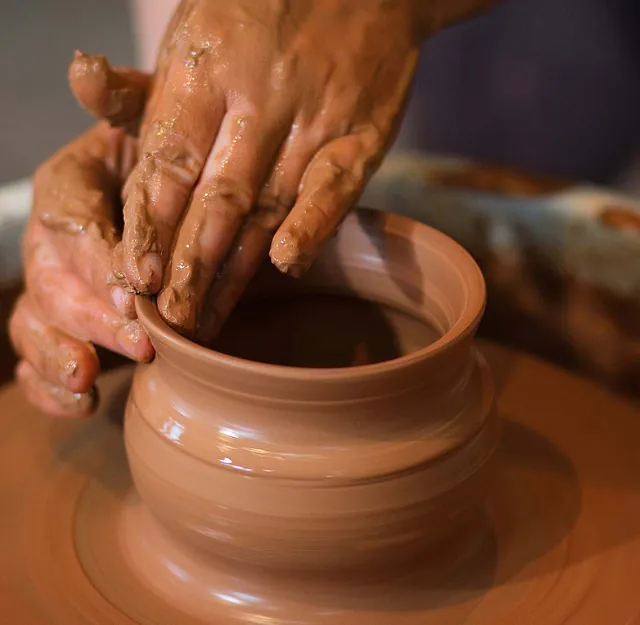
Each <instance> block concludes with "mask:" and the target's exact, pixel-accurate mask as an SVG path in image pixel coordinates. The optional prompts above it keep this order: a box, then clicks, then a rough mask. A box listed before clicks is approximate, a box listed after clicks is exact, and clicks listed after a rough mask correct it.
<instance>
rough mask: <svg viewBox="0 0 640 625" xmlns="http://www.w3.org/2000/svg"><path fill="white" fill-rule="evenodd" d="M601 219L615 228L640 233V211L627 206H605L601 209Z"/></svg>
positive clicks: (606, 224)
mask: <svg viewBox="0 0 640 625" xmlns="http://www.w3.org/2000/svg"><path fill="white" fill-rule="evenodd" d="M600 221H601V222H602V223H603V224H604V225H605V226H608V227H610V228H613V229H615V230H623V231H626V232H636V233H640V211H638V209H637V208H635V209H634V208H632V207H626V206H613V205H611V206H605V207H604V208H603V209H602V210H601V211H600Z"/></svg>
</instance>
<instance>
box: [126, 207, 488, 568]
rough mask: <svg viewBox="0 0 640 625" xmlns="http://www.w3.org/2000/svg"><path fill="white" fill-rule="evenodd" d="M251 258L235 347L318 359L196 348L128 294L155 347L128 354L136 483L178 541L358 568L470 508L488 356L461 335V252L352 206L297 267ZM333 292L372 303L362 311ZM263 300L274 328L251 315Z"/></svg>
mask: <svg viewBox="0 0 640 625" xmlns="http://www.w3.org/2000/svg"><path fill="white" fill-rule="evenodd" d="M266 269H267V271H266V272H265V275H262V276H259V279H258V280H257V282H256V283H255V285H254V289H253V290H252V292H251V293H250V297H251V300H250V308H251V310H252V311H255V314H254V315H253V316H252V317H251V316H250V317H249V318H248V319H247V318H246V316H245V317H244V323H245V324H246V325H244V326H242V327H241V328H240V331H237V330H235V331H234V329H233V327H231V328H229V334H230V336H231V345H230V346H229V347H230V349H235V350H243V349H244V350H245V355H246V350H247V349H250V348H251V342H252V341H254V340H257V341H259V342H261V343H262V345H259V346H258V347H257V349H258V350H262V351H263V352H265V353H266V357H268V358H270V359H272V361H273V360H275V361H276V362H280V363H284V364H293V365H296V364H297V365H301V364H302V365H309V364H315V365H322V364H324V365H325V366H324V368H315V369H314V368H308V367H300V366H298V367H291V366H288V367H284V366H277V365H272V364H263V363H259V362H255V361H249V360H242V359H239V358H237V357H236V356H233V355H232V356H230V355H224V354H222V353H219V352H215V351H212V350H209V349H205V348H202V347H200V346H198V345H196V344H194V343H191V342H189V341H188V340H186V339H184V338H183V337H181V336H179V335H178V334H177V333H175V332H173V331H172V330H171V329H169V328H168V327H167V326H166V324H165V323H164V322H163V321H162V319H161V317H160V315H159V313H158V311H157V310H156V306H155V303H154V302H153V301H151V300H139V302H138V306H137V309H138V315H139V318H140V322H141V323H142V324H143V327H144V328H145V329H146V331H147V333H148V334H149V336H150V338H151V341H152V343H153V344H154V346H155V348H156V354H157V355H156V358H155V360H154V362H153V363H152V364H150V365H148V366H144V367H140V368H139V369H138V371H137V373H136V376H135V379H134V384H133V389H132V393H131V398H130V402H129V406H128V409H127V414H126V429H125V433H126V436H125V439H126V445H127V452H128V455H129V462H130V466H131V471H132V474H133V478H134V481H135V483H136V486H137V488H138V491H139V493H140V495H141V497H142V499H143V500H144V502H145V503H146V504H147V505H148V506H149V509H150V511H151V513H152V514H153V515H155V516H156V517H157V518H158V520H159V521H160V522H161V523H162V524H163V525H164V526H165V527H166V528H167V529H169V530H170V532H171V533H172V535H173V537H174V538H175V539H176V541H177V542H178V543H184V544H185V545H189V546H191V547H193V548H195V549H196V550H198V551H199V552H200V553H202V554H205V553H206V554H209V555H217V556H225V557H227V558H231V559H234V560H240V561H246V562H248V563H251V564H253V565H261V566H270V567H279V568H288V569H304V570H318V569H336V568H354V567H355V568H362V567H368V566H371V565H380V564H385V563H388V562H390V561H399V560H403V559H406V558H408V557H415V556H416V555H417V554H418V553H420V552H422V551H425V550H428V549H430V548H432V547H433V546H434V545H436V544H438V543H439V542H440V541H441V540H443V539H444V538H446V537H448V536H449V535H450V534H451V533H452V532H455V531H457V530H458V529H459V527H460V526H461V525H462V524H464V523H466V522H468V520H469V515H470V514H472V513H475V512H476V511H477V510H476V509H477V507H478V506H479V504H480V502H481V500H482V497H483V495H484V482H485V478H486V476H487V473H488V470H489V467H490V463H489V459H490V457H491V454H492V452H493V450H494V449H495V446H496V441H497V428H496V424H495V419H494V417H493V413H492V411H491V406H492V399H493V389H492V385H491V381H490V376H489V372H488V370H487V366H486V364H485V363H484V361H483V360H482V358H481V357H480V356H479V355H478V353H477V352H476V351H475V350H474V349H473V348H472V341H473V337H474V334H475V330H476V327H477V324H478V322H479V321H480V318H481V314H482V311H483V308H484V301H485V291H484V281H483V279H482V275H481V273H480V271H479V269H478V268H477V266H476V264H475V263H474V261H473V260H472V259H471V257H470V256H469V255H468V254H467V252H465V251H464V250H463V249H462V248H461V247H459V246H458V245H457V244H456V243H454V242H453V241H451V240H450V239H448V238H447V237H445V236H443V235H441V234H440V233H438V232H436V231H435V230H432V229H430V228H428V227H426V226H423V225H420V224H418V223H415V222H411V221H409V220H406V219H404V218H401V217H397V216H393V215H390V214H383V213H379V212H375V211H364V210H362V211H359V212H358V213H357V214H354V215H353V216H351V217H350V218H348V219H347V221H346V222H345V223H344V224H343V227H342V229H341V231H340V234H339V236H338V237H337V238H336V239H335V240H334V241H333V244H332V246H331V247H330V248H329V249H328V250H327V253H326V254H325V255H324V256H323V257H322V259H321V260H320V261H319V263H318V265H317V266H315V267H314V268H313V269H312V270H311V272H310V273H309V274H308V275H307V276H305V278H303V279H300V280H292V279H290V278H286V277H283V276H281V275H280V274H279V273H278V272H277V271H275V270H274V269H272V268H271V267H267V268H266ZM295 293H297V294H298V295H297V297H298V298H300V297H301V295H300V293H303V294H305V293H306V295H302V297H301V301H302V305H298V306H295V305H292V304H291V299H292V298H294V297H296V296H295V295H294V294H295ZM311 293H315V294H316V298H320V299H321V298H322V295H319V294H324V296H325V297H326V294H327V293H329V294H331V295H329V297H328V302H329V305H330V307H332V308H333V309H334V310H338V311H341V313H342V315H343V317H344V319H343V320H340V319H336V318H335V317H333V318H332V317H331V314H330V313H329V311H328V310H327V309H326V308H325V309H323V307H322V305H321V304H319V303H318V302H316V303H315V304H313V299H311V302H312V306H311V308H312V309H313V311H312V312H313V314H309V313H307V315H306V317H305V314H304V310H305V306H306V309H307V310H308V309H309V305H308V303H306V302H309V298H313V296H312V295H310V294H311ZM345 293H347V294H350V295H355V296H357V297H358V298H360V299H361V300H367V301H369V302H379V303H380V304H383V305H384V306H385V307H386V309H385V308H378V309H375V310H374V311H371V313H370V314H369V315H367V314H365V313H364V311H363V309H362V306H360V307H358V305H357V304H356V303H354V302H352V303H351V304H349V303H348V299H347V298H346V297H344V295H343V297H342V299H341V298H340V297H339V296H338V295H337V294H345ZM278 304H279V305H280V307H281V308H284V307H286V308H287V309H288V310H289V313H284V312H282V311H280V312H278V310H277V309H278ZM274 306H275V307H276V310H277V312H276V314H275V315H271V318H272V319H275V320H276V321H277V322H278V323H279V324H281V325H280V331H279V332H278V331H277V328H274V327H269V325H268V324H264V323H262V320H261V318H260V317H263V318H264V317H267V321H268V317H269V310H270V308H273V307H274ZM354 307H355V311H354V312H355V315H353V314H352V315H351V320H352V322H353V323H349V318H350V315H349V312H348V311H349V309H350V308H351V310H352V312H353V308H354ZM389 308H392V309H395V310H397V311H401V312H400V313H390V312H389ZM376 311H377V312H376ZM310 312H311V311H310ZM287 315H290V316H287ZM321 315H323V317H324V318H320V319H318V320H317V321H313V319H314V318H317V317H319V316H321ZM296 317H297V321H296ZM242 319H243V317H242V316H241V322H242ZM338 324H340V325H341V326H342V328H341V329H340V330H337V329H336V327H335V326H336V325H338ZM394 325H395V327H394ZM416 326H417V328H416ZM305 327H306V328H308V329H309V330H310V332H307V335H305V333H304V332H301V331H299V329H301V328H305ZM425 327H426V330H425ZM252 328H253V329H254V332H253V334H251V329H252ZM274 329H275V330H276V331H275V332H274ZM416 329H417V332H416ZM226 333H227V332H226V330H225V331H223V337H224V335H225V334H226ZM261 333H264V334H265V338H264V339H261V338H260V336H259V335H260V334H261ZM256 334H257V335H256ZM243 335H244V336H243ZM266 335H270V336H266ZM238 337H242V338H243V340H238ZM435 337H437V339H436V340H435V341H434V340H433V339H434V338H435ZM247 338H249V341H246V339H247ZM374 338H377V340H378V345H376V344H375V341H374ZM416 341H417V347H419V349H417V350H415V347H416V344H415V343H416ZM220 342H222V343H223V342H224V341H223V339H221V341H220ZM380 342H382V343H384V342H387V343H389V342H391V343H392V344H394V345H395V349H394V351H395V353H393V352H392V353H391V354H389V353H387V354H386V355H387V356H388V355H391V356H393V355H399V354H400V356H399V357H398V358H395V359H393V360H388V361H385V362H374V363H373V364H364V365H363V366H357V367H348V366H347V367H342V368H336V367H335V366H333V367H331V365H332V364H333V365H336V364H345V363H346V364H353V362H354V361H355V362H356V363H358V362H361V363H362V362H363V363H367V362H372V361H376V360H377V361H379V360H381V358H380V356H377V357H376V356H375V352H376V349H378V352H379V353H380V352H381V351H382V353H383V354H384V350H380ZM247 343H248V345H247ZM278 343H280V345H279V344H278ZM425 345H426V346H425ZM265 346H266V349H264V348H265ZM292 348H293V349H292ZM296 353H297V354H298V355H297V356H296ZM350 353H351V355H350ZM401 354H404V355H401ZM248 355H250V356H252V357H254V358H255V357H256V356H257V357H258V358H261V357H260V356H259V354H256V348H255V347H254V348H253V351H249V352H248ZM300 355H302V359H301V358H300ZM314 356H315V357H316V362H310V360H309V359H310V358H313V357H314ZM331 358H333V359H335V360H334V361H332V360H331ZM261 359H263V360H264V358H261ZM327 359H328V360H327ZM323 360H324V363H323V362H322V361H323ZM326 365H329V368H327V367H326ZM178 501H179V502H180V505H176V502H178ZM212 566H213V564H212Z"/></svg>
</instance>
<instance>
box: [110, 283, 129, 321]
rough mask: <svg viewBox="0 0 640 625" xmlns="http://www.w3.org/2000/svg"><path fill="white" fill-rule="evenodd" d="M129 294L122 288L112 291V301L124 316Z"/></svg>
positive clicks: (118, 287) (115, 288)
mask: <svg viewBox="0 0 640 625" xmlns="http://www.w3.org/2000/svg"><path fill="white" fill-rule="evenodd" d="M126 296H127V294H126V293H125V291H124V289H123V288H122V287H120V286H117V287H114V288H113V289H111V300H112V301H113V305H114V306H115V308H116V310H117V311H118V312H119V313H120V314H121V315H124V314H125V309H126V302H125V299H126Z"/></svg>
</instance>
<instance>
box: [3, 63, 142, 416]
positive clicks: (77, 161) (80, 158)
mask: <svg viewBox="0 0 640 625" xmlns="http://www.w3.org/2000/svg"><path fill="white" fill-rule="evenodd" d="M74 68H75V70H78V71H76V72H75V74H74V73H73V71H74ZM71 78H72V80H71V82H72V87H73V88H74V91H75V93H76V96H77V97H78V98H79V99H80V100H81V101H82V103H83V104H84V105H85V106H86V107H87V108H90V109H91V110H92V112H94V113H96V114H97V115H98V116H100V117H102V118H107V119H108V120H109V123H108V122H106V121H102V122H99V123H98V124H96V125H95V126H94V127H92V128H91V129H90V130H88V131H87V132H85V133H84V134H83V135H81V136H80V137H79V138H78V139H76V140H75V141H73V142H72V143H70V144H69V145H67V146H65V147H64V148H63V149H62V150H60V151H59V152H58V153H57V154H55V155H54V156H53V157H52V158H50V159H49V160H48V161H47V162H45V163H44V164H43V165H41V166H40V167H39V168H38V170H37V172H36V174H35V177H34V182H33V193H34V195H33V208H32V212H31V216H30V218H29V221H28V224H27V229H26V233H25V237H24V240H23V257H24V273H25V284H26V290H25V292H24V293H23V294H22V295H21V297H20V298H19V300H18V302H17V304H16V307H15V309H14V311H13V315H12V317H11V320H10V324H9V331H10V336H11V340H12V343H13V345H14V348H15V350H16V352H17V353H18V355H19V356H20V358H21V360H20V362H19V364H18V367H17V371H16V375H17V380H18V383H19V384H20V386H21V387H22V388H23V391H24V392H25V395H26V396H27V398H28V399H29V400H30V401H31V402H32V403H34V404H35V405H37V406H38V407H39V408H41V409H42V410H43V411H45V412H47V413H49V414H52V415H57V416H81V415H87V414H90V413H91V412H92V411H93V410H94V408H95V406H96V393H95V387H94V383H95V379H96V376H97V374H98V372H99V368H100V367H99V362H98V357H97V354H96V350H95V348H94V345H100V346H103V347H106V348H107V349H109V350H112V351H114V352H118V353H120V354H123V355H124V356H127V357H129V358H132V359H133V360H136V361H147V360H149V359H151V358H152V357H153V348H152V346H151V343H150V341H149V339H148V337H147V335H146V334H145V332H144V331H143V330H142V328H141V326H140V324H139V322H138V321H137V320H136V315H135V309H134V295H133V293H131V292H127V291H126V290H125V289H124V288H123V287H122V286H121V283H119V282H118V281H117V280H116V278H115V277H114V275H113V270H112V263H113V258H112V257H113V250H114V248H115V246H116V244H117V243H118V241H119V230H120V227H121V225H120V222H121V220H122V204H121V202H120V194H121V190H122V186H123V182H124V180H126V177H127V176H128V174H129V173H130V171H131V169H132V168H133V166H134V165H135V157H136V139H135V138H133V137H131V136H128V135H127V134H126V132H125V130H123V129H121V128H117V127H114V126H115V125H120V126H124V127H125V128H127V129H128V130H129V131H131V130H132V128H133V127H134V126H135V124H136V123H137V119H138V118H139V115H140V114H141V112H142V107H143V105H144V97H143V91H144V89H145V87H144V83H145V81H146V80H147V79H146V77H145V76H144V75H141V74H137V73H132V72H131V71H130V70H127V71H125V72H123V74H122V75H120V74H118V73H117V72H114V71H113V70H111V68H109V67H108V66H107V65H106V63H105V62H104V60H103V59H101V58H100V57H84V56H79V57H77V59H76V61H75V62H74V65H73V66H72V75H71ZM110 124H111V125H110Z"/></svg>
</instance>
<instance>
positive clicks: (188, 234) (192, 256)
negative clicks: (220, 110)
mask: <svg viewBox="0 0 640 625" xmlns="http://www.w3.org/2000/svg"><path fill="white" fill-rule="evenodd" d="M285 132H286V131H280V132H278V129H277V126H276V127H273V128H270V127H265V126H264V125H263V124H262V123H261V122H260V121H259V120H258V119H257V118H255V117H251V116H246V117H245V116H241V115H233V114H228V115H227V116H226V117H225V119H224V122H223V124H222V126H221V128H220V133H219V134H218V137H217V139H216V143H215V145H214V147H213V150H212V152H211V156H210V157H209V159H208V161H207V164H206V166H205V169H204V171H203V174H202V179H201V180H200V182H199V183H198V186H197V188H196V190H195V191H194V194H193V198H192V200H191V203H190V205H189V209H188V211H187V214H186V216H185V218H184V221H183V223H182V224H181V226H180V231H179V233H178V236H177V238H176V241H175V245H174V250H173V255H172V258H171V263H170V265H169V266H168V267H167V275H166V277H165V288H164V289H163V291H162V293H161V294H160V297H159V298H158V305H159V309H160V312H161V314H162V316H163V317H164V319H165V320H166V321H167V322H168V323H169V324H170V325H172V326H173V327H174V328H176V329H177V330H178V331H180V332H183V333H185V334H187V335H191V336H193V335H194V334H195V330H196V323H197V320H198V315H199V313H200V311H201V309H202V305H203V303H204V300H205V296H206V294H207V291H208V290H209V287H210V286H211V283H212V281H213V278H214V276H215V275H216V273H217V272H218V270H219V269H220V267H221V264H222V261H223V260H224V258H225V256H226V255H227V252H228V251H229V249H230V248H231V246H232V244H233V242H234V239H235V238H236V236H237V235H238V232H239V231H240V229H241V226H242V224H243V221H244V219H245V218H246V217H247V216H248V215H249V213H250V211H251V209H252V208H253V206H254V203H255V200H256V197H257V195H258V191H259V189H260V187H261V186H262V184H263V183H264V181H265V177H266V175H267V172H268V170H269V167H270V166H271V165H272V163H273V159H274V157H275V155H276V153H277V151H278V149H279V147H280V144H281V142H282V140H283V139H284V136H283V135H284V134H285Z"/></svg>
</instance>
